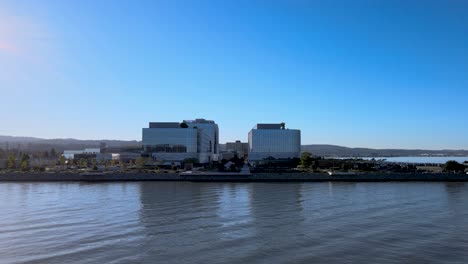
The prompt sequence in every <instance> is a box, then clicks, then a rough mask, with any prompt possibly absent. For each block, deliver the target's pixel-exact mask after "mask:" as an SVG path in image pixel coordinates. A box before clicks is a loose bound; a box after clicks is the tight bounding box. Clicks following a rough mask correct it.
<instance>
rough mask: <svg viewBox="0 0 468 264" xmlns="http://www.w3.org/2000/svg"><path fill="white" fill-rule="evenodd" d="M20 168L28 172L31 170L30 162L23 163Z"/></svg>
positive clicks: (24, 161)
mask: <svg viewBox="0 0 468 264" xmlns="http://www.w3.org/2000/svg"><path fill="white" fill-rule="evenodd" d="M20 167H21V170H22V171H28V170H29V162H28V161H27V160H23V161H21V164H20Z"/></svg>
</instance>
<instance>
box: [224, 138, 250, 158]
mask: <svg viewBox="0 0 468 264" xmlns="http://www.w3.org/2000/svg"><path fill="white" fill-rule="evenodd" d="M226 152H230V153H234V154H236V155H237V157H239V158H243V157H246V156H247V155H248V153H249V143H243V142H241V141H240V140H236V141H235V142H227V143H226Z"/></svg>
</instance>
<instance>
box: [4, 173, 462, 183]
mask: <svg viewBox="0 0 468 264" xmlns="http://www.w3.org/2000/svg"><path fill="white" fill-rule="evenodd" d="M129 181H185V182H327V181H330V182H340V181H341V182H410V181H419V182H425V181H427V182H454V181H458V182H467V181H468V174H449V173H427V174H424V173H417V174H412V173H362V174H354V175H336V176H330V175H328V174H323V173H253V174H235V173H211V174H192V175H190V174H179V173H105V174H102V173H94V174H73V173H3V174H0V182H129Z"/></svg>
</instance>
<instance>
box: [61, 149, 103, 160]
mask: <svg viewBox="0 0 468 264" xmlns="http://www.w3.org/2000/svg"><path fill="white" fill-rule="evenodd" d="M100 153H101V149H100V148H85V149H83V150H65V151H64V152H63V157H64V158H65V159H76V158H79V157H80V158H82V157H93V156H94V158H95V157H96V156H97V154H100Z"/></svg>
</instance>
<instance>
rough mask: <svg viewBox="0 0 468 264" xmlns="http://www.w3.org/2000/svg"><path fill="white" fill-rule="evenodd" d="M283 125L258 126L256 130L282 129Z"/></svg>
mask: <svg viewBox="0 0 468 264" xmlns="http://www.w3.org/2000/svg"><path fill="white" fill-rule="evenodd" d="M282 128H283V124H281V123H278V124H257V125H256V126H255V127H254V129H282Z"/></svg>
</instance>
